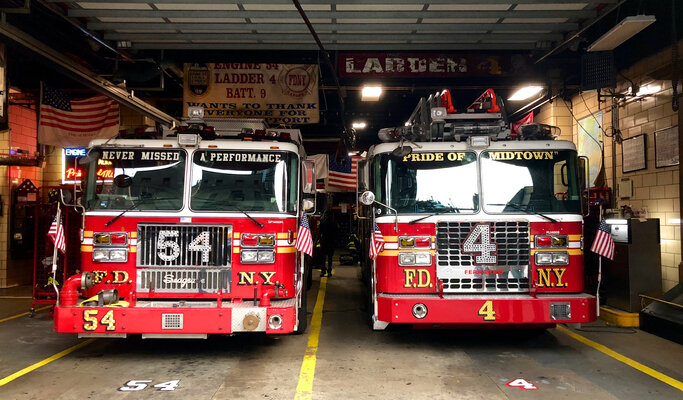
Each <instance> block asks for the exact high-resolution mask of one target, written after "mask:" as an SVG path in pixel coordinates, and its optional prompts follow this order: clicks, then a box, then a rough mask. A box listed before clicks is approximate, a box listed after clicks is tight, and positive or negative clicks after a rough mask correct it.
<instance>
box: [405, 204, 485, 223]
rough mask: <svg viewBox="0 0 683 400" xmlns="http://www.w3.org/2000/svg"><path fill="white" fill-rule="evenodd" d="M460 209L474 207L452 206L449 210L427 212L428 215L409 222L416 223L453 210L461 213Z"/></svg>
mask: <svg viewBox="0 0 683 400" xmlns="http://www.w3.org/2000/svg"><path fill="white" fill-rule="evenodd" d="M460 210H466V211H474V208H462V207H451V208H450V209H448V210H447V211H437V212H434V213H431V214H427V215H425V216H422V217H418V218H416V219H414V220H412V221H410V222H408V223H409V224H414V223H416V222H419V221H422V220H423V219H427V218H429V217H433V216H435V215H443V214H448V213H452V212H455V213H457V214H460Z"/></svg>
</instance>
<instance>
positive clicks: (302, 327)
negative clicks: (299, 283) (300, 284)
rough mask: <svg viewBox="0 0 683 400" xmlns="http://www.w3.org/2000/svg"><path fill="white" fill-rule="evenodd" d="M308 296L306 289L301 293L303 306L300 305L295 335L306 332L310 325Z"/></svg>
mask: <svg viewBox="0 0 683 400" xmlns="http://www.w3.org/2000/svg"><path fill="white" fill-rule="evenodd" d="M306 284H307V282H304V285H306ZM307 306H308V296H307V293H306V292H305V291H304V292H302V293H301V306H300V307H299V309H298V311H297V321H298V323H297V328H296V330H295V331H294V334H295V335H301V334H303V333H304V332H306V327H307V325H308V307H307Z"/></svg>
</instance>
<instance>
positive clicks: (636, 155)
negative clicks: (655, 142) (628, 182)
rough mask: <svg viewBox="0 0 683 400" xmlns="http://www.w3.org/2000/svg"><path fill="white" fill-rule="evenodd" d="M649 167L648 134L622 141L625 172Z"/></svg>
mask: <svg viewBox="0 0 683 400" xmlns="http://www.w3.org/2000/svg"><path fill="white" fill-rule="evenodd" d="M643 169H647V135H646V134H644V133H643V134H642V135H638V136H634V137H631V138H628V139H624V141H623V142H621V170H622V172H623V173H627V172H635V171H640V170H643Z"/></svg>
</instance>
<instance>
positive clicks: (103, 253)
mask: <svg viewBox="0 0 683 400" xmlns="http://www.w3.org/2000/svg"><path fill="white" fill-rule="evenodd" d="M92 260H93V261H97V262H126V261H128V250H127V249H112V250H104V249H94V250H93V252H92Z"/></svg>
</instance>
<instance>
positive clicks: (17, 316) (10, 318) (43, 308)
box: [0, 306, 52, 322]
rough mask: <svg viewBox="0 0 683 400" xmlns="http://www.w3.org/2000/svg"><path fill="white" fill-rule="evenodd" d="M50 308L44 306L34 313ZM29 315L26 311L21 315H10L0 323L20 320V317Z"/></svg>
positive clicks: (0, 320)
mask: <svg viewBox="0 0 683 400" xmlns="http://www.w3.org/2000/svg"><path fill="white" fill-rule="evenodd" d="M50 307H52V306H45V307H40V308H36V309H35V311H34V312H38V311H43V310H47V309H48V308H50ZM30 313H31V312H30V311H27V312H25V313H21V314H17V315H12V316H11V317H7V318H3V319H0V322H5V321H9V320H12V319H15V318H20V317H23V316H24V315H29V314H30Z"/></svg>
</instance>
